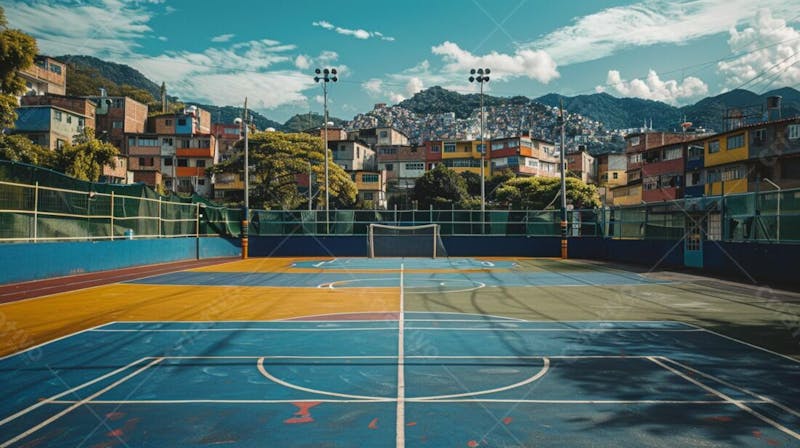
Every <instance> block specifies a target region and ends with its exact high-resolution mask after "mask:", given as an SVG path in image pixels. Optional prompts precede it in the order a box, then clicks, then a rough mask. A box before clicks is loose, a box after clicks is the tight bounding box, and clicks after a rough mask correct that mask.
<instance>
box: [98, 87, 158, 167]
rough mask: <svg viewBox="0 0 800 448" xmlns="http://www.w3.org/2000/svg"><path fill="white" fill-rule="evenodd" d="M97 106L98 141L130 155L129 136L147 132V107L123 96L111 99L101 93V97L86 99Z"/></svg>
mask: <svg viewBox="0 0 800 448" xmlns="http://www.w3.org/2000/svg"><path fill="white" fill-rule="evenodd" d="M86 98H87V99H88V100H90V101H92V102H93V103H95V104H96V105H97V109H96V110H95V119H96V123H97V126H96V128H95V135H96V136H97V138H98V139H100V140H104V141H107V142H109V143H111V144H112V145H114V146H116V147H117V148H118V149H119V150H120V152H122V154H125V155H127V154H128V147H127V146H126V144H127V142H128V140H127V139H126V138H125V136H126V135H127V134H140V133H143V132H145V127H146V125H147V105H146V104H142V103H140V102H138V101H136V100H134V99H132V98H128V97H123V96H114V97H110V96H107V95H105V92H101V94H100V96H89V97H86Z"/></svg>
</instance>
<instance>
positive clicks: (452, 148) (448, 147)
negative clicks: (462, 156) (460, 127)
mask: <svg viewBox="0 0 800 448" xmlns="http://www.w3.org/2000/svg"><path fill="white" fill-rule="evenodd" d="M444 152H456V144H455V143H445V144H444Z"/></svg>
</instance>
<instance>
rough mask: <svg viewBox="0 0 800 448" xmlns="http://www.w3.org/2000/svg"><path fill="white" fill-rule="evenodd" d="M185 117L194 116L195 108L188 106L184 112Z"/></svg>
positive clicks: (195, 113)
mask: <svg viewBox="0 0 800 448" xmlns="http://www.w3.org/2000/svg"><path fill="white" fill-rule="evenodd" d="M185 112H186V115H191V116H193V117H194V116H196V115H197V106H189V107H187V108H186V110H185Z"/></svg>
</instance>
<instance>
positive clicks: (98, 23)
mask: <svg viewBox="0 0 800 448" xmlns="http://www.w3.org/2000/svg"><path fill="white" fill-rule="evenodd" d="M4 3H6V4H5V5H4V6H5V13H6V17H7V18H8V20H9V24H10V25H11V26H12V27H13V28H19V29H22V30H23V31H25V32H26V33H29V34H31V35H33V36H34V37H35V38H36V39H37V44H38V46H39V50H40V52H42V53H44V54H50V55H62V54H91V55H95V56H101V57H102V56H108V55H116V54H130V53H132V52H134V51H135V50H136V49H137V48H139V47H140V44H139V43H138V42H137V41H138V40H139V39H142V38H145V37H147V36H148V35H150V34H151V33H152V31H153V30H152V29H151V28H150V26H149V25H148V22H149V21H150V19H151V18H152V16H153V12H152V10H150V9H147V8H145V7H144V6H142V5H141V4H140V2H138V1H133V0H89V1H86V2H79V3H75V2H59V1H41V2H23V1H20V0H12V1H10V2H4Z"/></svg>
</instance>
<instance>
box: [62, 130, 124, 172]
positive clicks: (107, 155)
mask: <svg viewBox="0 0 800 448" xmlns="http://www.w3.org/2000/svg"><path fill="white" fill-rule="evenodd" d="M118 155H119V150H118V149H117V148H116V147H115V146H114V145H112V144H110V143H106V142H102V141H100V140H98V139H96V138H95V137H94V130H93V129H91V128H86V129H84V131H83V134H81V135H78V136H76V137H75V141H74V142H73V143H71V144H69V143H68V144H67V145H65V146H64V148H63V149H61V150H60V151H56V153H55V160H54V163H53V167H52V168H53V169H55V170H56V171H60V172H62V173H64V174H67V175H69V176H72V177H74V178H77V179H81V180H89V181H97V180H98V179H99V178H100V176H101V175H102V174H103V166H106V165H109V166H111V167H114V166H115V162H114V160H115V159H114V158H115V157H116V156H118Z"/></svg>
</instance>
